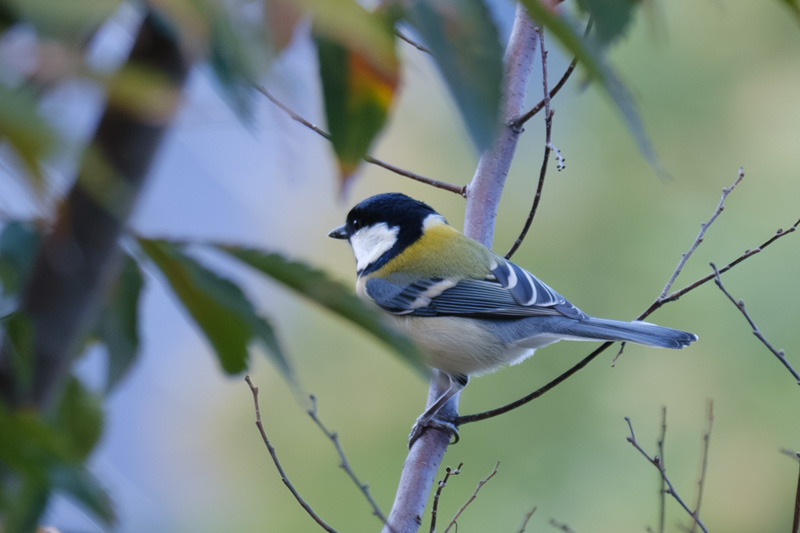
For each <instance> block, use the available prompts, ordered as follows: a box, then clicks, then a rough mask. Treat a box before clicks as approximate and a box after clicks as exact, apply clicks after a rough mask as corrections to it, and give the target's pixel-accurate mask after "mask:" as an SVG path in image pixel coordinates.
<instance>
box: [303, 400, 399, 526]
mask: <svg viewBox="0 0 800 533" xmlns="http://www.w3.org/2000/svg"><path fill="white" fill-rule="evenodd" d="M309 398H310V399H311V409H309V410H308V416H310V417H311V420H313V421H314V422H315V423H316V424H317V426H318V427H319V429H320V430H322V432H323V433H324V434H325V436H326V437H328V439H330V441H331V442H332V443H333V446H334V447H335V448H336V453H338V454H339V468H341V469H342V470H344V471H345V472H346V473H347V475H348V476H349V477H350V479H351V480H352V481H353V483H355V484H356V486H357V487H358V489H359V490H360V491H361V493H362V494H363V495H364V497H365V498H366V499H367V502H369V504H370V506H372V514H373V515H375V516H377V517H378V518H379V519H380V521H381V522H382V523H384V524H385V523H386V516H385V515H384V514H383V511H381V508H380V507H379V506H378V503H377V502H376V501H375V499H374V498H373V497H372V494H371V493H370V492H369V485H367V484H366V483H362V482H361V481H360V480H359V479H358V476H356V473H355V472H354V471H353V469H352V467H351V466H350V462H349V461H348V460H347V456H346V455H345V454H344V450H343V449H342V445H341V443H340V442H339V434H338V433H336V432H335V431H329V430H328V428H326V427H325V425H324V424H323V423H322V421H321V420H320V419H319V417H318V416H317V397H316V396H314V395H313V394H312V395H311V396H309Z"/></svg>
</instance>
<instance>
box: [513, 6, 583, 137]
mask: <svg viewBox="0 0 800 533" xmlns="http://www.w3.org/2000/svg"><path fill="white" fill-rule="evenodd" d="M591 29H592V20H591V19H589V23H588V24H587V25H586V30H585V31H584V33H583V34H584V36H585V35H587V34H588V33H589V31H590V30H591ZM577 64H578V58H577V56H576V57H573V58H572V61H571V62H570V64H569V66H567V69H566V70H565V71H564V74H562V75H561V78H560V79H559V80H558V82H556V84H555V85H554V86H553V88H552V89H550V92H549V93H548V94H547V98H542V99H541V100H539V102H538V103H537V104H536V105H535V106H533V107H532V108H531V109H530V110H528V111H527V112H526V113H524V114H522V115H520V116H518V117H516V118H515V119H514V120H513V121H511V127H513V128H517V129H522V126H523V125H524V124H525V123H526V122H528V121H529V120H530V119H532V118H533V117H534V116H536V114H537V113H538V112H539V111H541V110H542V109H544V107H545V105H546V100H548V99H552V98H553V97H554V96H555V95H556V94H558V91H560V90H561V88H562V87H564V85H565V84H566V83H567V80H569V78H570V76H572V72H573V71H574V70H575V66H576V65H577Z"/></svg>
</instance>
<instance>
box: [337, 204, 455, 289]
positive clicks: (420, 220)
mask: <svg viewBox="0 0 800 533" xmlns="http://www.w3.org/2000/svg"><path fill="white" fill-rule="evenodd" d="M431 215H433V216H435V217H439V218H440V219H441V220H442V221H444V219H443V218H442V217H441V215H439V214H438V213H437V212H436V211H434V209H433V208H432V207H430V206H429V205H427V204H425V203H423V202H420V201H418V200H414V199H413V198H410V197H408V196H406V195H405V194H401V193H396V192H394V193H385V194H378V195H376V196H371V197H369V198H367V199H366V200H363V201H362V202H361V203H359V204H358V205H356V206H355V207H353V209H351V210H350V212H349V213H348V214H347V221H346V222H345V223H344V224H343V225H341V226H339V227H338V228H335V229H333V230H332V231H331V232H330V233H328V236H329V237H332V238H334V239H347V240H349V241H350V245H351V246H352V247H353V251H354V252H355V254H356V262H357V263H358V265H357V268H358V271H359V274H366V273H369V272H372V271H374V270H377V269H378V268H380V267H381V266H382V265H384V264H385V263H386V262H387V261H388V260H389V259H391V258H392V257H394V256H395V255H397V254H398V253H400V252H401V251H402V250H403V249H404V248H406V247H407V246H408V245H410V244H412V243H413V242H415V241H416V240H417V239H419V237H420V236H422V232H423V229H424V224H425V220H426V219H427V218H428V217H429V216H431ZM356 235H358V237H357V238H356V239H354V238H353V237H354V236H356ZM365 237H367V238H365Z"/></svg>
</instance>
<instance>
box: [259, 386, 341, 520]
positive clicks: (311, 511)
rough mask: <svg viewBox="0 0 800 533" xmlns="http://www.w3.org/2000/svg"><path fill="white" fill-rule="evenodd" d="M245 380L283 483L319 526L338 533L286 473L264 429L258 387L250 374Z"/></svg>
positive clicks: (262, 432) (262, 438)
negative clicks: (301, 494)
mask: <svg viewBox="0 0 800 533" xmlns="http://www.w3.org/2000/svg"><path fill="white" fill-rule="evenodd" d="M244 380H245V381H246V382H247V385H248V386H249V387H250V392H251V393H252V394H253V404H254V407H255V411H256V427H257V428H258V432H259V433H260V434H261V440H263V441H264V444H265V445H266V447H267V451H268V452H269V456H270V457H272V462H273V463H274V464H275V468H276V469H277V470H278V474H280V476H281V481H283V484H284V485H286V488H287V489H289V492H291V493H292V496H294V499H295V500H297V503H299V504H300V506H301V507H302V508H303V509H305V511H306V513H308V515H309V516H310V517H311V518H313V519H314V521H315V522H316V523H317V524H319V526H320V527H321V528H322V529H324V530H325V531H327V532H328V533H336V530H335V529H333V528H332V527H331V526H329V525H328V524H327V522H325V520H323V519H322V518H321V517H320V516H319V515H318V514H317V513H316V512H315V511H314V509H312V508H311V506H310V505H309V504H308V502H306V501H305V500H304V499H303V497H302V496H300V493H299V492H297V489H295V488H294V485H292V482H291V481H289V476H287V475H286V472H285V471H284V469H283V466H282V465H281V462H280V461H279V460H278V454H277V453H275V447H274V446H272V443H271V442H270V441H269V438H268V437H267V432H266V431H265V430H264V424H263V423H262V422H261V408H260V407H259V405H258V387H256V386H254V385H253V382H252V381H251V380H250V376H245V378H244Z"/></svg>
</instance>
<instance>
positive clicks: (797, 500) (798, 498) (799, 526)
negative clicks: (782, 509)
mask: <svg viewBox="0 0 800 533" xmlns="http://www.w3.org/2000/svg"><path fill="white" fill-rule="evenodd" d="M781 453H785V454H786V455H788V456H789V457H791V458H792V459H794V460H796V461H798V462H800V453H798V452H795V451H792V450H781ZM792 533H800V473H798V477H797V492H795V495H794V519H793V520H792Z"/></svg>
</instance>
